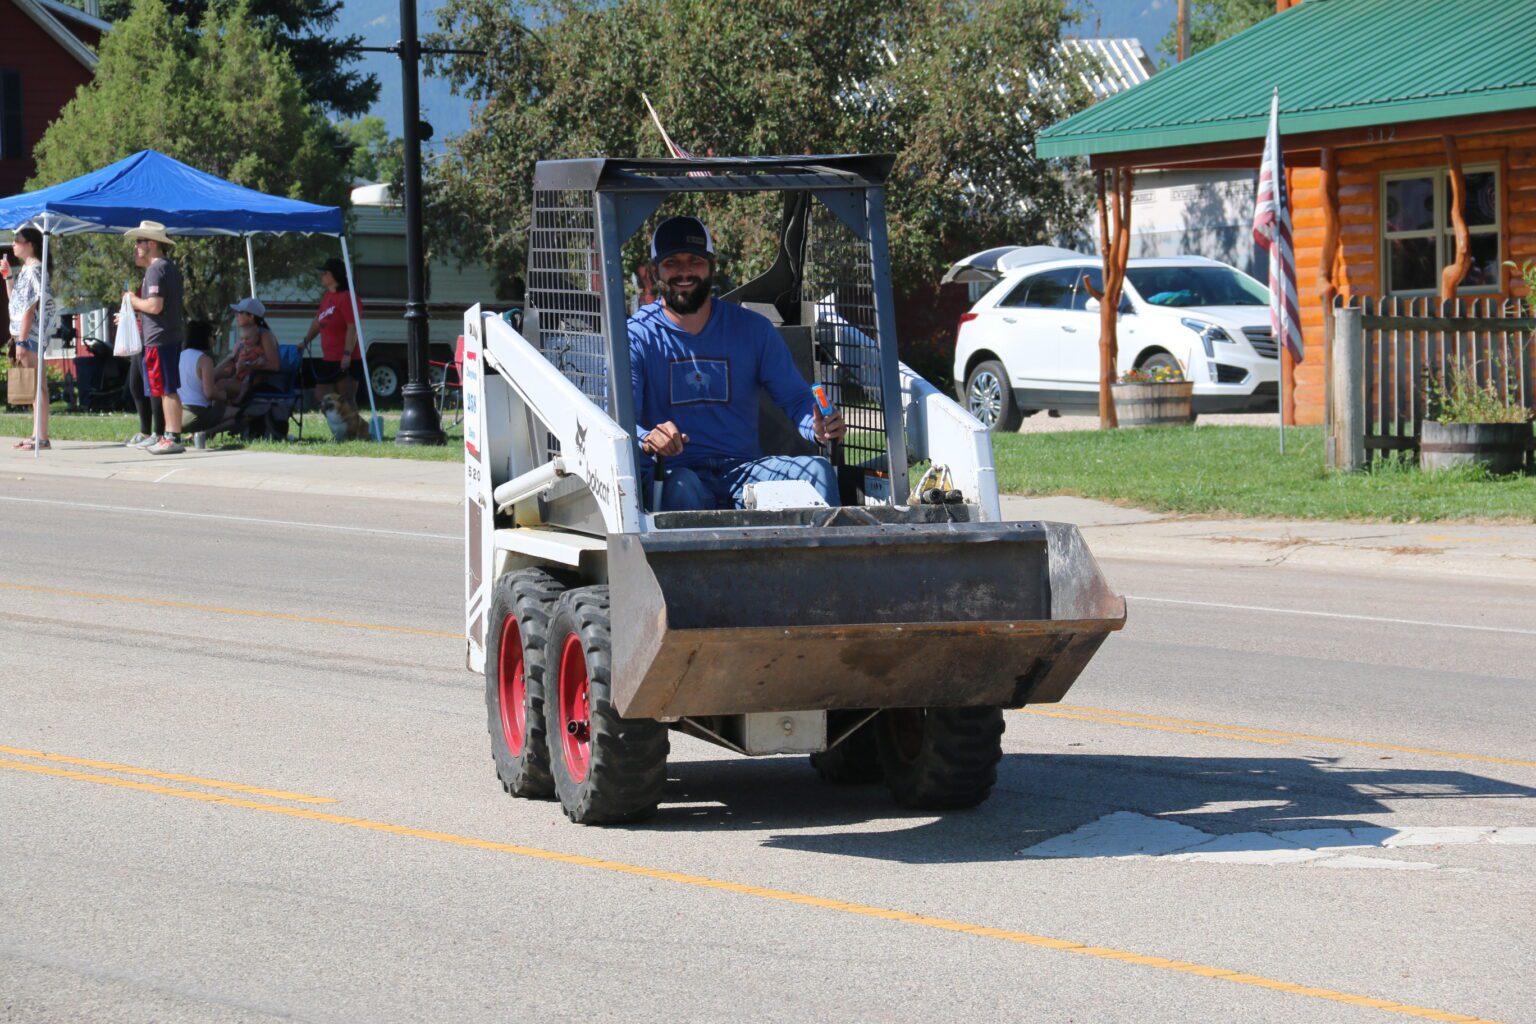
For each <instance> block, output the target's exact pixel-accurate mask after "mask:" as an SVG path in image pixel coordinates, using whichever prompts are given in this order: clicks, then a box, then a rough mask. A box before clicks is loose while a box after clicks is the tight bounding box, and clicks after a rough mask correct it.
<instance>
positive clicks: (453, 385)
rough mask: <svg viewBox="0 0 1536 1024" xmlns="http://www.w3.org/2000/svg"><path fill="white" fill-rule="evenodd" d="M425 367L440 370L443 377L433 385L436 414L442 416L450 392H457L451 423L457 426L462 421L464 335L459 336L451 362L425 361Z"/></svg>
mask: <svg viewBox="0 0 1536 1024" xmlns="http://www.w3.org/2000/svg"><path fill="white" fill-rule="evenodd" d="M427 365H428V366H431V367H435V368H437V369H441V370H442V371H443V375H442V377H441V378H439V379H438V380H437V381H436V382H435V383H434V384H433V385H432V388H433V390H435V391H436V392H437V414H438V416H439V417H441V416H442V415H443V410H444V409H446V408H447V407H448V396H449V393H450V392H454V391H457V392H458V397H457V398H456V399H455V400H454V401H455V406H454V410H455V411H454V415H453V422H454V424H455V425H457V424H458V423H459V422H461V421H462V420H463V419H464V335H462V334H461V335H459V341H458V345H457V346H456V347H455V349H454V352H453V362H451V363H439V362H435V361H433V360H430V359H429V360H427Z"/></svg>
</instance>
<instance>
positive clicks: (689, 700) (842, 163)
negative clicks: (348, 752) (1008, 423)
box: [464, 156, 1125, 824]
mask: <svg viewBox="0 0 1536 1024" xmlns="http://www.w3.org/2000/svg"><path fill="white" fill-rule="evenodd" d="M891 162H892V161H891V158H890V157H882V156H824V157H823V156H814V157H813V156H806V157H769V158H750V159H718V158H711V159H695V160H658V159H593V160H564V161H550V162H544V163H540V164H539V165H538V167H537V169H536V170H535V173H534V184H533V188H534V202H533V209H532V227H531V237H530V244H529V262H528V277H527V284H528V310H527V314H526V318H525V322H524V325H523V333H518V332H517V331H515V330H514V329H513V328H512V327H511V326H510V325H508V324H507V323H506V322H504V321H503V320H502V319H501V318H500V317H498V316H496V315H495V314H493V313H489V312H486V311H482V310H481V309H480V307H478V306H477V307H475V308H473V309H471V310H469V311H468V312H467V313H466V314H465V319H464V338H465V346H464V394H465V421H464V450H465V465H464V470H465V488H466V499H467V500H466V505H465V507H466V513H465V532H466V541H467V543H466V552H467V560H468V564H467V566H466V571H465V596H466V607H465V626H466V633H467V635H468V638H469V657H468V666H469V668H470V669H471V670H472V671H475V672H483V673H484V675H485V680H486V705H487V708H488V711H489V727H490V735H491V752H492V755H493V759H494V761H495V766H496V773H497V776H498V777H499V779H500V781H501V784H502V786H503V788H504V789H506V790H507V792H509V793H511V794H513V795H515V796H519V797H531V798H549V797H551V796H553V797H555V798H557V799H558V800H559V801H560V803H561V805H562V806H563V808H564V810H565V813H566V814H567V815H568V816H569V818H570V819H571V820H572V821H575V822H581V823H589V824H601V823H614V822H624V821H633V820H637V819H641V818H644V817H646V816H648V815H650V814H652V813H654V812H655V810H656V808H657V805H658V803H659V802H660V800H661V799H662V796H663V788H664V783H665V780H666V760H667V753H668V743H669V738H670V734H671V733H672V732H673V731H676V732H679V733H685V734H687V735H689V736H693V737H696V738H698V739H701V740H705V741H707V742H710V743H714V744H717V745H718V746H721V747H724V748H726V749H728V750H732V751H735V752H736V753H739V754H747V755H764V754H809V755H810V756H811V761H812V763H813V764H814V766H815V767H816V769H817V770H818V771H819V772H820V773H821V775H822V776H823V777H824V778H826V779H827V780H828V781H830V782H878V781H882V780H883V781H884V783H885V784H886V786H888V787H889V789H890V791H891V792H892V794H893V795H894V797H895V799H896V801H897V802H898V803H900V804H902V805H904V806H907V807H914V808H933V809H946V808H961V807H970V806H973V805H975V804H978V803H980V802H981V801H982V800H984V799H986V797H987V794H988V792H989V791H990V789H991V787H992V785H993V783H994V781H995V779H996V774H997V763H998V761H999V759H1000V757H1001V752H1002V733H1003V709H1005V708H1017V707H1021V706H1023V705H1025V704H1031V703H1040V702H1050V701H1057V700H1060V699H1061V697H1062V695H1063V694H1065V693H1066V692H1067V689H1068V688H1069V687H1070V686H1071V685H1072V683H1073V681H1074V680H1076V678H1077V676H1078V674H1079V673H1080V672H1082V670H1083V667H1084V666H1085V665H1086V664H1087V663H1088V660H1089V659H1090V658H1091V657H1092V656H1093V654H1094V652H1095V651H1096V650H1097V649H1098V647H1099V645H1100V644H1101V643H1103V641H1104V639H1105V637H1106V636H1107V635H1108V634H1109V632H1110V631H1111V630H1116V629H1119V628H1120V627H1121V626H1122V625H1124V622H1125V602H1124V601H1123V600H1122V599H1121V598H1120V597H1118V596H1117V595H1115V594H1114V593H1112V592H1111V591H1110V589H1109V587H1108V585H1107V584H1106V583H1105V581H1104V579H1103V577H1102V576H1101V575H1100V573H1099V569H1098V566H1097V564H1096V563H1095V562H1094V560H1093V557H1092V556H1091V555H1090V554H1089V553H1088V550H1087V548H1086V547H1085V546H1084V544H1083V541H1082V538H1081V536H1080V535H1079V534H1078V531H1077V529H1076V528H1075V527H1073V526H1070V525H1063V524H1057V523H1040V522H1004V521H1003V519H1002V516H1001V514H1000V512H999V506H998V494H997V481H996V476H995V474H994V470H993V466H992V447H991V439H990V436H989V435H988V433H987V431H986V430H985V428H983V427H982V425H981V424H980V423H978V422H977V421H976V420H975V419H973V418H972V417H971V416H970V415H969V414H968V413H966V412H965V411H964V410H962V409H961V408H960V407H959V406H958V405H956V404H955V403H954V402H953V401H951V400H950V399H949V398H948V397H946V396H945V395H944V394H943V393H941V392H940V391H938V390H937V389H936V388H934V387H933V386H931V385H930V384H928V382H927V381H925V380H923V379H922V378H921V377H919V376H917V375H916V374H915V373H913V372H912V371H911V370H910V369H908V368H907V367H906V366H904V365H902V364H901V363H900V362H898V360H897V357H896V333H897V332H896V323H895V319H894V317H895V314H894V310H893V305H892V292H891V280H890V273H889V260H888V256H887V248H886V225H885V190H884V182H885V178H886V175H887V173H888V172H889V170H890V167H891ZM741 193H777V194H779V195H780V196H782V214H781V215H779V222H780V223H779V231H778V235H777V239H776V243H777V244H776V249H775V257H774V262H773V263H772V264H771V266H770V267H769V269H767V270H766V271H765V272H764V273H762V274H761V275H760V276H758V277H756V278H755V279H753V280H751V281H749V282H747V283H746V284H743V285H741V286H740V287H737V288H736V289H735V290H734V291H731V292H729V293H727V294H725V295H724V296H717V298H716V300H715V301H729V302H739V303H741V304H743V305H745V306H747V307H749V308H751V309H754V310H756V311H758V312H761V313H763V314H764V315H765V316H767V317H768V318H769V319H770V320H771V321H772V322H773V323H774V324H776V325H777V326H778V328H779V331H780V334H781V335H782V337H783V340H784V344H785V345H786V346H788V347H789V349H790V352H791V354H792V356H793V358H794V360H795V362H796V364H797V365H798V367H799V369H800V371H801V373H802V374H803V375H804V376H805V378H806V380H807V381H808V383H809V384H820V385H821V386H823V387H824V388H825V389H826V392H827V394H828V395H829V396H830V398H831V400H832V402H833V404H835V405H836V406H837V407H838V408H839V409H840V410H841V411H842V414H843V417H844V419H845V421H846V423H847V425H848V434H847V436H846V438H844V439H843V441H841V442H839V443H835V444H832V445H829V446H827V447H825V448H820V447H818V446H816V445H814V444H812V443H810V442H807V441H805V440H804V439H803V438H801V437H800V436H799V434H798V433H796V432H795V430H794V429H793V427H792V425H791V424H790V423H789V421H788V420H787V418H785V417H784V416H783V415H782V414H781V413H780V412H779V410H778V409H777V407H775V406H773V405H772V404H771V403H768V402H766V401H761V403H760V404H761V406H762V409H761V415H760V435H761V438H762V442H763V450H764V452H765V453H767V454H806V453H813V454H814V453H818V452H819V453H820V454H823V455H826V456H827V457H828V458H829V459H830V460H831V461H832V463H833V465H834V467H835V468H836V472H837V480H838V487H839V491H840V494H839V497H840V499H841V504H840V507H830V508H829V507H827V506H826V505H825V504H824V502H823V501H822V499H821V498H820V497H819V496H818V495H817V494H816V492H815V491H814V490H813V489H812V488H811V487H810V486H809V485H808V484H802V483H798V482H784V481H779V482H774V483H771V484H767V485H756V486H755V487H754V488H753V489H752V491H750V492H749V493H748V495H747V500H746V504H747V505H748V507H747V508H745V509H739V510H726V511H699V512H660V513H652V512H650V511H648V509H647V502H646V501H645V500H644V499H645V497H646V496H645V495H642V493H641V490H642V485H641V481H642V477H641V473H640V460H641V459H642V458H643V456H642V455H641V453H640V450H639V447H638V445H637V444H636V442H635V438H634V436H633V435H632V425H633V424H634V423H635V418H634V410H633V408H632V406H633V397H632V390H631V383H630V366H629V362H630V360H629V346H628V341H627V334H626V327H625V320H626V318H627V316H628V313H629V311H630V295H629V294H628V293H627V289H626V273H625V261H624V247H625V243H626V241H628V240H630V239H631V238H645V237H648V235H647V234H646V233H645V230H646V227H647V224H648V223H650V222H651V218H653V217H659V216H662V215H665V214H667V213H674V212H679V210H678V209H677V208H676V207H681V208H682V211H683V212H695V211H700V210H705V211H706V212H705V213H704V216H705V218H706V220H708V217H709V214H708V212H707V208H708V206H709V204H710V203H711V202H716V203H725V202H737V203H740V202H741V200H740V198H739V194H741ZM669 204H675V206H674V208H672V209H668V208H667V207H668V205H669ZM746 208H749V207H744V206H741V205H738V206H736V207H735V209H738V210H740V209H746ZM750 208H752V209H756V208H757V207H750ZM727 269H728V268H727ZM759 397H760V399H762V398H763V396H759ZM923 464H927V467H928V468H929V469H930V470H931V472H929V473H928V474H927V479H926V481H925V484H924V486H923V488H922V489H921V491H920V492H919V493H918V494H916V495H914V496H912V497H911V498H910V499H909V490H916V489H915V488H912V487H911V486H910V484H909V479H910V477H909V474H912V473H914V472H915V470H914V469H913V467H916V466H921V465H923Z"/></svg>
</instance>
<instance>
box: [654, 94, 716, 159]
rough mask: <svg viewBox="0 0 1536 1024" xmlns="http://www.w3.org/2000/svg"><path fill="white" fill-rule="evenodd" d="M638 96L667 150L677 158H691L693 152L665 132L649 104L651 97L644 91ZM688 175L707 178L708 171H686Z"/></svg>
mask: <svg viewBox="0 0 1536 1024" xmlns="http://www.w3.org/2000/svg"><path fill="white" fill-rule="evenodd" d="M640 98H641V99H642V100H644V101H645V109H646V110H648V111H650V112H651V123H652V124H654V125H655V126H656V130H657V131H658V132H660V133H661V141H662V142H665V143H666V144H667V152H668V153H671V154H672V155H673V156H674V157H676V158H677V159H679V160H692V159H693V154H692V153H690V152H688V151H687V150H686V149H684V148H683V147H682V146H679V145H678V144H677V143H675V142H673V141H672V136H670V135H668V134H667V130H666V129H665V128H663V127H662V126H661V118H660V117H659V116H657V114H656V108H655V107H653V106H651V98H650V97H649V96H647V95H646V94H645V93H641V94H640ZM688 177H690V178H707V177H709V172H708V171H689V172H688Z"/></svg>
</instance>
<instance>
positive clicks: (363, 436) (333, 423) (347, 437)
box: [320, 391, 368, 441]
mask: <svg viewBox="0 0 1536 1024" xmlns="http://www.w3.org/2000/svg"><path fill="white" fill-rule="evenodd" d="M320 411H321V412H323V413H325V422H326V425H327V426H329V427H330V428H331V436H332V437H334V438H335V439H336V440H338V441H366V440H368V422H367V421H366V420H364V419H363V417H362V415H361V414H360V413H359V412H358V411H357V406H355V405H353V404H352V403H351V402H349V401H347V400H346V399H345V398H342V397H341V396H340V395H338V394H336V393H335V392H334V391H333V392H331V393H330V394H328V395H326V396H325V398H323V399H321V401H320Z"/></svg>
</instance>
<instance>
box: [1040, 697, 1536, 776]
mask: <svg viewBox="0 0 1536 1024" xmlns="http://www.w3.org/2000/svg"><path fill="white" fill-rule="evenodd" d="M1020 711H1022V712H1023V713H1024V714H1029V715H1040V716H1043V717H1046V718H1074V719H1078V720H1079V721H1084V722H1097V723H1099V724H1101V725H1120V726H1127V727H1129V728H1133V729H1153V730H1156V731H1158V732H1182V733H1192V734H1194V735H1198V736H1216V737H1219V738H1221V739H1228V740H1241V741H1242V742H1244V743H1264V744H1268V745H1270V746H1284V745H1286V744H1288V743H1290V742H1291V741H1293V740H1306V741H1308V742H1312V743H1331V744H1336V745H1339V746H1344V747H1364V748H1366V749H1367V750H1391V751H1395V752H1397V753H1400V754H1418V755H1420V756H1423V757H1449V758H1454V759H1455V760H1458V761H1480V762H1483V763H1484V764H1506V765H1514V766H1516V767H1520V768H1536V761H1526V760H1521V759H1519V758H1515V757H1494V756H1493V755H1491V754H1468V753H1464V752H1462V751H1457V750H1439V749H1437V748H1434V747H1410V746H1405V745H1403V744H1401V743H1377V742H1373V741H1371V740H1352V739H1346V738H1344V737H1342V736H1320V735H1317V734H1315V733H1309V732H1287V731H1286V730H1284V729H1261V728H1258V727H1257V726H1252V725H1227V724H1223V723H1221V722H1202V721H1199V720H1197V719H1190V718H1169V717H1167V716H1164V715H1144V714H1141V713H1139V712H1136V711H1112V710H1110V709H1108V708H1087V707H1079V706H1076V705H1071V704H1052V705H1049V706H1045V705H1036V706H1033V707H1027V708H1021V709H1020Z"/></svg>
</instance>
